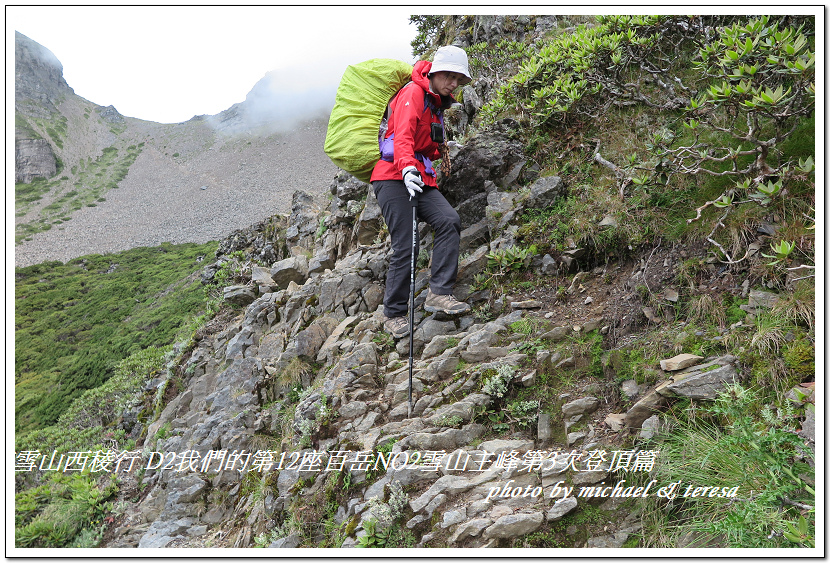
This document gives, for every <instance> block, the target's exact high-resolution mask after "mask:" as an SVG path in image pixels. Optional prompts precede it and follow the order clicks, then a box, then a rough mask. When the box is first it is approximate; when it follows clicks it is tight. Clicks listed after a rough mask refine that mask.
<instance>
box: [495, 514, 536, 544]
mask: <svg viewBox="0 0 830 563" xmlns="http://www.w3.org/2000/svg"><path fill="white" fill-rule="evenodd" d="M544 520H545V517H544V515H543V514H542V513H541V512H531V513H521V512H520V513H518V514H508V515H506V516H502V517H501V518H499V519H498V520H496V521H495V522H493V524H492V525H491V526H490V527H488V528H487V529H486V530H484V538H485V539H491V538H498V539H502V538H504V539H507V538H511V539H512V538H517V537H520V536H525V535H527V534H532V533H533V532H535V531H536V530H538V529H539V528H541V527H542V523H543V522H544Z"/></svg>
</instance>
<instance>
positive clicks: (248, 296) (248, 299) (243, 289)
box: [222, 285, 256, 307]
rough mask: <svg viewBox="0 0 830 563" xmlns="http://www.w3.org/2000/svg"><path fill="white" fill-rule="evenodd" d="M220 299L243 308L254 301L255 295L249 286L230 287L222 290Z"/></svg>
mask: <svg viewBox="0 0 830 563" xmlns="http://www.w3.org/2000/svg"><path fill="white" fill-rule="evenodd" d="M222 297H223V298H224V300H225V301H227V302H228V303H233V304H234V305H241V306H243V307H245V306H247V305H250V304H251V303H253V302H254V301H255V300H256V293H255V292H254V288H253V287H251V286H247V285H232V286H228V287H226V288H224V289H223V290H222Z"/></svg>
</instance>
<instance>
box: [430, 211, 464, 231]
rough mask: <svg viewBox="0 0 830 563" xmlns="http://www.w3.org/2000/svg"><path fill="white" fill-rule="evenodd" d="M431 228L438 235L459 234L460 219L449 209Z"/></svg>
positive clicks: (456, 213)
mask: <svg viewBox="0 0 830 563" xmlns="http://www.w3.org/2000/svg"><path fill="white" fill-rule="evenodd" d="M432 228H433V229H435V231H436V232H439V233H455V234H458V233H460V232H461V218H460V217H459V216H458V212H457V211H456V210H455V209H452V208H450V209H449V210H447V212H446V213H443V214H442V215H441V217H440V218H439V219H438V220H437V221H436V222H435V224H434V225H432Z"/></svg>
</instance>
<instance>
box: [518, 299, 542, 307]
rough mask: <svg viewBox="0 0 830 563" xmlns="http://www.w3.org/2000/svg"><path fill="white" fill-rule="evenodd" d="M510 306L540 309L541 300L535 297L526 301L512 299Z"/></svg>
mask: <svg viewBox="0 0 830 563" xmlns="http://www.w3.org/2000/svg"><path fill="white" fill-rule="evenodd" d="M510 306H511V307H512V308H513V309H541V308H542V302H541V301H538V300H536V299H528V300H527V301H513V302H512V303H510Z"/></svg>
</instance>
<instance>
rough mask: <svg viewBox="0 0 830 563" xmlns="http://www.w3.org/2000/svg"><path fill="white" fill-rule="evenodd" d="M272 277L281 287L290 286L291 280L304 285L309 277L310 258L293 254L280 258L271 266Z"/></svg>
mask: <svg viewBox="0 0 830 563" xmlns="http://www.w3.org/2000/svg"><path fill="white" fill-rule="evenodd" d="M271 278H272V279H273V280H274V283H275V284H276V286H277V287H278V288H280V289H284V288H286V287H288V284H289V283H290V282H292V281H293V282H294V283H296V284H297V285H302V284H304V283H305V281H306V279H308V259H307V258H306V257H305V256H303V255H300V256H293V257H291V258H286V259H285V260H280V261H279V262H277V263H276V264H274V265H273V267H272V268H271Z"/></svg>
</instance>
